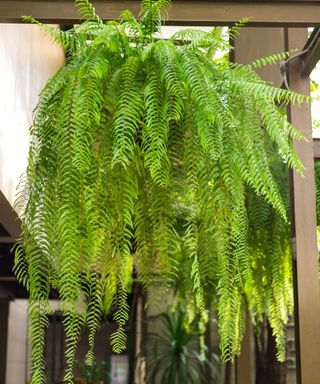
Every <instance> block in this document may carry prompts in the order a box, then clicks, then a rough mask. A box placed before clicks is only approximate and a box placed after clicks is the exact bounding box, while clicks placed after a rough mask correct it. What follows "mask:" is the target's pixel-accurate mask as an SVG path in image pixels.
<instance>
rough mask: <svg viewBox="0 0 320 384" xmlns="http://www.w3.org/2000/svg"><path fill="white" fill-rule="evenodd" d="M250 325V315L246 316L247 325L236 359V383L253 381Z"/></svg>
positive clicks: (244, 383) (241, 383)
mask: <svg viewBox="0 0 320 384" xmlns="http://www.w3.org/2000/svg"><path fill="white" fill-rule="evenodd" d="M251 341H252V326H251V320H250V317H249V316H247V327H246V332H245V334H244V338H243V341H242V346H241V354H240V356H239V357H238V358H237V361H236V384H250V383H253V382H254V380H253V373H254V371H253V366H254V364H253V359H252V347H251Z"/></svg>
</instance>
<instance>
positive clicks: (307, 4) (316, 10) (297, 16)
mask: <svg viewBox="0 0 320 384" xmlns="http://www.w3.org/2000/svg"><path fill="white" fill-rule="evenodd" d="M93 4H94V6H95V7H96V10H97V13H98V14H99V15H100V17H101V18H103V19H104V20H110V19H117V18H118V16H119V14H120V12H121V11H123V10H125V9H129V10H131V11H132V12H133V13H134V14H135V15H138V14H139V1H136V0H96V1H93ZM319 14H320V1H319V0H313V1H303V0H300V1H299V0H296V1H286V0H282V1H275V0H269V1H245V0H242V1H239V0H238V1H235V0H234V1H226V0H225V1H212V0H211V1H210V0H207V1H185V0H184V1H183V0H175V1H173V4H172V8H171V10H170V13H169V20H168V24H171V25H173V24H175V25H217V24H220V25H230V24H232V23H234V22H235V21H237V20H240V19H242V18H244V17H247V18H249V24H248V25H252V26H257V25H264V26H291V27H294V26H295V27H305V26H320V17H319ZM22 15H31V16H33V17H34V18H36V19H38V20H40V21H43V22H47V23H58V24H73V23H76V22H79V19H78V17H77V14H76V10H75V8H74V4H73V1H72V0H0V22H2V23H21V22H22V20H21V16H22Z"/></svg>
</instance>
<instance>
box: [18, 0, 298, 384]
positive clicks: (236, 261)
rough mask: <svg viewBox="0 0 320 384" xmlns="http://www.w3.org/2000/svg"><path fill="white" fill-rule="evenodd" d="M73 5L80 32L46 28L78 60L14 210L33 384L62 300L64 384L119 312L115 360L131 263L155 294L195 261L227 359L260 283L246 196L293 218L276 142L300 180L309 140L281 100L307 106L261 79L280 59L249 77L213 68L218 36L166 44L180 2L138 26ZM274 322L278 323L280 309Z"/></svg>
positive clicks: (46, 95) (54, 83)
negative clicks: (84, 342)
mask: <svg viewBox="0 0 320 384" xmlns="http://www.w3.org/2000/svg"><path fill="white" fill-rule="evenodd" d="M75 3H76V5H77V7H78V9H79V13H80V15H81V17H83V18H84V19H85V21H84V22H83V23H82V24H81V25H78V26H75V27H74V28H72V29H71V30H69V31H67V32H62V31H58V30H56V29H52V28H51V27H48V26H46V25H42V28H43V29H45V30H46V31H47V32H49V33H50V34H51V35H52V37H53V38H54V40H55V41H57V42H59V43H60V44H61V45H62V46H63V48H64V49H65V50H66V52H67V54H68V59H67V62H66V64H65V65H64V66H63V67H62V68H61V69H60V70H59V71H58V72H57V73H56V75H55V76H54V77H53V78H52V79H51V80H49V82H48V83H47V85H46V87H45V88H44V90H43V91H42V93H41V95H40V101H39V104H38V106H37V109H36V111H35V117H34V121H33V125H32V127H31V137H32V140H31V147H30V156H29V165H28V169H27V172H26V175H25V177H24V178H23V179H22V181H21V186H20V193H19V195H18V200H17V204H18V205H20V207H21V209H22V214H21V219H22V238H21V241H20V243H19V245H18V247H17V249H16V261H15V271H16V275H17V277H18V279H19V280H20V281H21V282H22V283H23V284H24V285H25V286H26V287H27V288H28V290H29V293H30V332H29V336H30V340H31V345H32V377H33V379H32V382H33V383H35V384H36V383H44V382H45V381H46V379H45V373H44V372H45V371H44V365H45V361H44V357H43V351H44V335H45V328H46V325H47V315H48V313H49V312H50V311H51V309H50V306H49V301H48V298H49V292H50V290H51V289H55V290H57V291H58V292H59V298H60V301H61V306H62V310H63V314H64V321H63V323H64V327H65V332H66V358H67V368H66V372H65V382H68V383H71V382H72V380H73V373H72V371H73V362H74V358H75V353H76V348H77V342H78V339H79V335H80V331H81V328H82V327H83V326H87V327H88V328H89V347H90V350H89V352H88V354H87V359H86V360H87V363H88V364H92V361H93V348H94V338H95V333H96V330H97V327H98V326H99V323H100V319H101V316H102V315H103V314H106V313H108V312H109V311H110V308H111V307H112V306H113V307H115V306H116V308H117V310H116V312H115V314H114V319H115V321H116V323H117V324H118V330H117V331H116V332H115V333H114V334H113V335H112V337H111V344H112V346H113V350H114V351H115V352H121V351H122V350H123V349H124V348H125V345H126V335H125V329H124V327H125V324H126V321H127V320H128V316H129V307H128V304H127V295H128V294H129V292H130V290H131V284H132V268H133V265H134V266H135V268H136V270H137V272H138V276H139V279H140V281H141V282H142V283H143V284H144V285H145V286H148V285H149V284H152V282H153V281H154V279H155V278H156V279H157V280H159V279H161V281H163V284H164V285H166V286H168V285H171V284H173V282H174V281H175V279H176V278H177V276H179V273H180V270H181V268H185V266H186V265H189V269H188V276H189V281H190V282H191V283H192V292H193V300H194V303H195V308H196V311H197V312H199V313H200V315H201V316H202V318H203V319H204V320H205V317H206V312H205V307H206V297H205V290H206V289H207V287H210V289H211V292H213V294H214V295H215V298H216V302H217V312H218V316H219V329H220V335H221V350H222V356H223V359H224V360H232V359H233V358H234V355H235V354H238V353H239V350H240V342H241V339H242V334H243V330H244V316H243V309H244V299H243V298H244V294H245V289H246V287H247V286H248V281H250V283H251V284H252V286H253V287H254V284H255V282H254V280H252V272H251V263H252V260H251V258H252V256H251V255H250V252H249V246H248V225H249V223H248V215H247V208H246V195H247V192H246V191H247V189H248V187H250V188H252V189H253V190H254V191H255V192H256V193H257V194H258V195H259V196H260V197H261V198H263V199H264V200H265V201H266V202H268V203H269V204H271V205H272V206H273V208H274V209H275V211H276V212H277V213H278V215H279V217H281V218H282V220H284V221H286V208H285V206H284V204H283V201H282V197H281V193H280V191H279V188H278V186H277V183H276V182H275V178H274V175H273V174H272V171H271V169H270V164H269V158H268V153H267V150H266V146H265V142H266V137H267V138H268V139H269V140H270V139H271V140H272V141H273V142H274V146H275V148H276V149H275V150H276V151H280V152H281V156H282V161H283V162H285V163H286V164H287V165H288V166H290V167H295V168H296V169H297V170H298V171H301V169H302V165H301V163H300V161H299V159H298V158H297V156H296V154H295V153H294V151H293V148H292V145H291V139H292V138H294V139H300V138H301V134H300V133H299V131H297V130H296V129H295V128H294V127H292V126H291V125H290V124H289V123H288V121H287V120H286V117H285V116H284V115H283V114H282V113H281V111H279V109H278V107H277V105H278V104H279V103H280V102H281V103H288V102H297V103H300V102H303V101H304V97H303V96H301V95H297V94H295V93H293V92H289V91H286V90H282V89H277V88H274V87H272V86H270V85H269V84H267V83H266V82H264V81H263V80H261V79H260V78H259V76H258V75H257V74H256V73H255V72H254V70H253V69H254V68H255V67H257V66H260V65H262V64H264V63H265V62H275V61H277V60H279V58H281V57H283V55H276V56H273V57H271V58H268V59H266V60H262V61H257V62H254V63H252V64H250V65H245V66H244V65H236V64H231V63H228V62H222V61H219V60H214V54H215V52H217V51H219V50H226V49H228V48H229V46H228V44H227V43H226V42H225V40H224V39H223V38H222V37H221V32H222V30H221V28H219V27H217V28H213V29H212V31H211V32H203V31H199V30H192V29H185V30H183V31H180V32H178V33H176V34H175V35H173V37H171V38H170V39H168V40H161V39H159V38H157V37H155V34H156V33H157V32H159V31H160V26H161V23H162V21H163V19H164V16H165V12H166V9H167V7H168V6H169V5H170V1H169V0H158V1H150V0H144V1H142V4H141V13H140V19H139V21H138V20H136V19H135V17H134V16H133V15H132V14H131V13H130V12H128V11H124V12H123V13H122V14H121V15H120V17H119V21H117V22H116V21H112V22H107V23H104V22H102V20H101V19H100V18H99V17H98V16H97V15H96V14H95V10H94V8H93V7H92V5H91V4H90V3H89V2H88V1H87V0H77V1H76V2H75ZM28 20H29V21H30V20H31V21H33V22H36V21H34V20H32V19H30V18H28ZM229 33H230V34H235V33H236V28H233V29H231V30H230V31H229ZM177 41H178V43H179V44H177ZM181 43H182V44H181ZM180 216H183V217H184V219H183V221H184V225H183V227H182V229H181V228H180V229H179V225H178V224H179V217H180ZM185 261H187V263H185ZM257 284H259V282H257ZM274 316H275V323H276V322H277V319H281V316H282V313H278V312H277V310H276V311H275V313H274ZM281 342H282V341H281V340H280V341H279V343H281Z"/></svg>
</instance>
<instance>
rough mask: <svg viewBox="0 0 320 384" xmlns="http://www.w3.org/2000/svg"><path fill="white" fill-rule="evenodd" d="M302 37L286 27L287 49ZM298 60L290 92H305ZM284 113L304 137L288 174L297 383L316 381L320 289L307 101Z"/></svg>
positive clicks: (297, 144) (293, 67)
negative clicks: (298, 165) (300, 168)
mask: <svg viewBox="0 0 320 384" xmlns="http://www.w3.org/2000/svg"><path fill="white" fill-rule="evenodd" d="M306 40H307V30H306V29H295V28H289V29H288V30H287V31H286V43H287V48H286V49H287V50H292V49H297V48H299V49H301V48H302V47H303V45H304V44H305V42H306ZM301 60H302V59H301V58H297V59H295V60H292V61H291V62H290V66H289V84H290V88H291V89H292V90H293V91H296V92H299V93H303V94H309V92H310V84H309V78H302V77H301V76H300V70H301V63H302V61H301ZM288 114H289V118H290V120H291V122H292V123H293V125H295V126H296V127H297V128H299V129H300V130H301V132H302V133H303V134H304V135H305V136H306V138H307V141H299V142H294V148H295V150H296V152H297V154H298V156H299V157H300V159H301V160H302V162H303V164H304V166H305V171H304V176H303V177H301V176H300V175H298V174H297V173H296V172H293V173H292V188H293V196H292V199H293V201H292V206H293V212H292V221H293V224H294V238H293V268H294V273H295V276H294V278H295V330H296V351H297V383H298V384H313V383H314V384H315V383H319V380H320V364H319V349H320V298H319V293H320V291H319V273H318V250H317V238H316V201H315V181H314V168H313V166H314V163H313V143H312V127H311V107H310V104H303V105H301V106H300V107H299V106H290V107H289V108H288Z"/></svg>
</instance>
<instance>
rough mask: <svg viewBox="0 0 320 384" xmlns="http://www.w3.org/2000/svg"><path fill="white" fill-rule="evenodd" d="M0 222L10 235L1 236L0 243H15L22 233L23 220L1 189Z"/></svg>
mask: <svg viewBox="0 0 320 384" xmlns="http://www.w3.org/2000/svg"><path fill="white" fill-rule="evenodd" d="M0 223H1V225H2V226H3V227H4V229H5V230H6V231H7V232H8V233H9V235H10V236H2V237H0V243H13V242H14V241H15V240H16V239H17V237H18V236H19V235H20V231H21V222H20V219H19V217H18V215H17V213H16V212H15V211H14V210H13V208H12V206H11V205H10V203H9V202H8V200H7V199H6V197H5V196H4V194H3V193H2V192H1V191H0Z"/></svg>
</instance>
